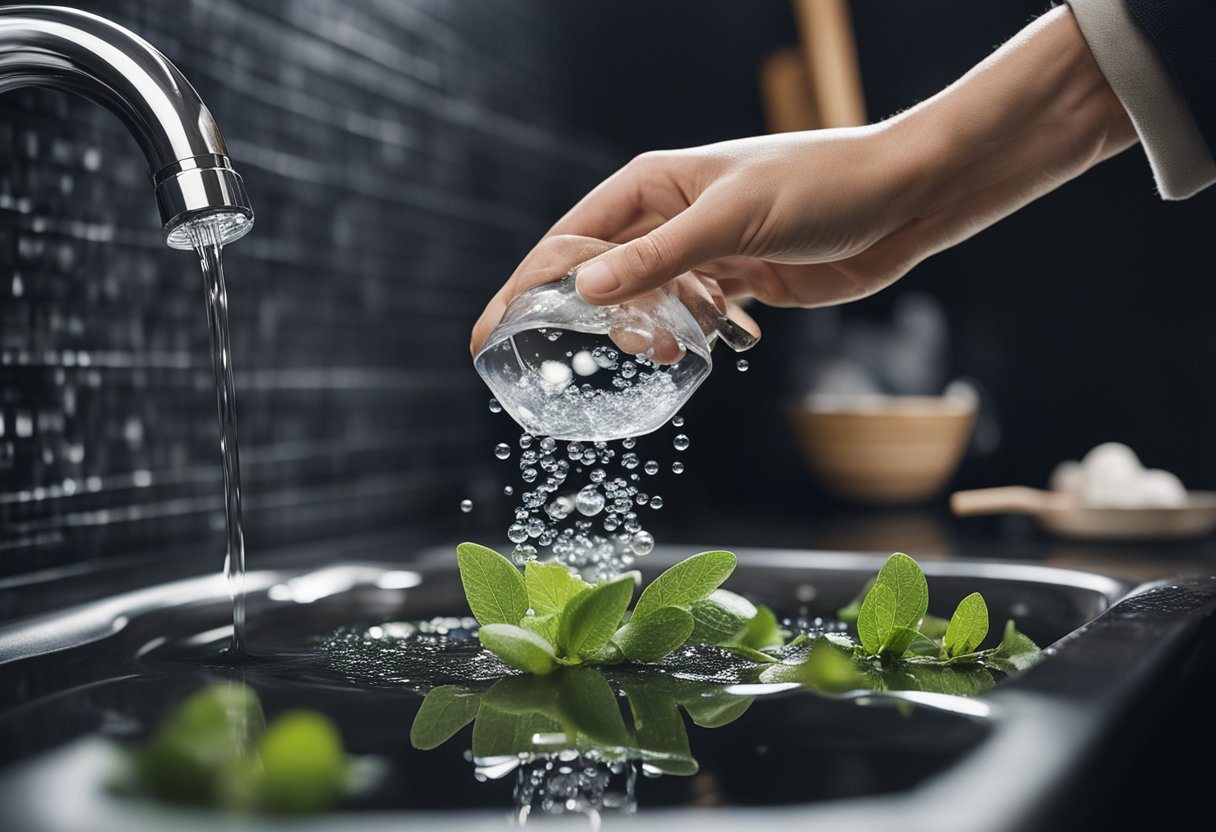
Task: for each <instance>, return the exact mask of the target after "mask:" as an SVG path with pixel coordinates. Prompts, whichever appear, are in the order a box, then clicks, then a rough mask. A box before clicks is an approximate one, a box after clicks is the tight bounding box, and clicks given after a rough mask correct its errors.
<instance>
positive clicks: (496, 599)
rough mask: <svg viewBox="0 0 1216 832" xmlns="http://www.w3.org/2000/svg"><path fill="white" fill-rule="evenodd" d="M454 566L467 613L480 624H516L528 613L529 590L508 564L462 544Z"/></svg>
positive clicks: (484, 550)
mask: <svg viewBox="0 0 1216 832" xmlns="http://www.w3.org/2000/svg"><path fill="white" fill-rule="evenodd" d="M456 562H457V563H458V564H459V565H460V582H461V584H463V585H464V595H465V598H467V599H468V602H469V609H471V610H472V611H473V617H474V618H476V619H477V622H478V623H479V624H481V625H482V626H483V627H484V626H485V625H487V624H517V623H519V619H521V618H523V617H524V614H525V613H527V611H528V590H527V587H526V586H525V585H524V576H523V575H521V574H519V570H518V569H516V568H515V565H514V564H512V563H511V561H509V560H507V559H506V558H504V557H503V556H502V555H500V554H498V552H495V551H494V550H493V549H487V548H486V547H485V546H478V545H477V544H476V543H461V544H460V545H459V546H457V547H456Z"/></svg>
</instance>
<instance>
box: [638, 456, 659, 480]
mask: <svg viewBox="0 0 1216 832" xmlns="http://www.w3.org/2000/svg"><path fill="white" fill-rule="evenodd" d="M642 470H643V471H645V472H646V473H647V474H650V476H652V477H653V476H654V475H655V474H657V473H659V463H658V462H656V461H655V460H653V459H648V460H646V464H645V465H644V466H643V467H642Z"/></svg>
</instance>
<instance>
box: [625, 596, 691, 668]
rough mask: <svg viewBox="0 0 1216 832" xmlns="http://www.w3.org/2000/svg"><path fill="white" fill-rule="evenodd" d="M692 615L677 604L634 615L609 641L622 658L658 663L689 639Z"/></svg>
mask: <svg viewBox="0 0 1216 832" xmlns="http://www.w3.org/2000/svg"><path fill="white" fill-rule="evenodd" d="M693 626H694V624H693V617H692V615H691V614H690V613H688V612H687V611H685V610H682V609H680V608H679V607H662V608H660V609H657V610H655V611H654V612H652V613H651V614H650V615H647V616H645V617H643V618H638V617H637V616H636V615H634V616H633V617H632V618H630V619H629V623H627V624H626V625H625V626H624V627H621V628H620V629H619V630H617V631H616V634H615V635H613V637H612V640H613V642H614V643H615V644H616V646H617V647H619V648H620V649H621V652H622V653H623V654H624V655H625V658H627V659H632V660H633V661H635V662H657V661H659V660H660V659H662V658H663V657H664V656H666V655H667V654H668V653H670V652H671V651H672V650H675V649H676V648H677V647H679V646H680V645H682V644H683V643H684V642H686V641H688V637H689V636H690V635H691V634H692V631H693Z"/></svg>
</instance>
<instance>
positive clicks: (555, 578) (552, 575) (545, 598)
mask: <svg viewBox="0 0 1216 832" xmlns="http://www.w3.org/2000/svg"><path fill="white" fill-rule="evenodd" d="M524 583H525V585H526V586H527V588H528V603H529V604H530V605H531V606H532V609H533V610H534V611H535V612H536V614H537V615H538V616H544V615H553V614H555V613H560V612H561V611H562V610H563V609H564V608H565V606H566V604H567V603H569V602H570V599H571V598H573V597H574V596H575V595H578V594H579V593H580V592H583V591H584V590H587V589H590V588H591V584H589V583H587V582H586V581H584V580H582V579H581V578H579V577H578V576H576V575H574V574H572V573H571V572H570V569H569V568H568V567H566V566H565V565H563V564H560V563H540V562H539V561H529V562H528V565H527V566H525V567H524Z"/></svg>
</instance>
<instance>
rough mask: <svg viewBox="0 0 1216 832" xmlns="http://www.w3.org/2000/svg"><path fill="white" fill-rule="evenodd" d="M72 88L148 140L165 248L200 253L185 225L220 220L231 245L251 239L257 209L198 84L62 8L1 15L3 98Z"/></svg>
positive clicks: (127, 39)
mask: <svg viewBox="0 0 1216 832" xmlns="http://www.w3.org/2000/svg"><path fill="white" fill-rule="evenodd" d="M25 86H40V87H53V88H56V89H61V90H67V91H69V92H73V93H76V94H77V95H81V96H83V97H85V98H88V99H90V100H92V101H96V102H97V103H99V104H101V105H103V106H104V107H106V108H107V109H109V110H111V111H112V112H114V113H115V114H116V115H117V116H118V117H119V118H120V119H121V120H122V122H123V123H124V124H125V125H126V126H127V129H128V130H129V131H130V132H131V134H132V135H133V136H134V137H135V140H136V141H137V142H138V143H139V146H140V149H141V150H142V151H143V153H144V157H145V158H146V159H147V160H148V169H149V173H150V174H151V176H152V183H153V186H154V187H155V189H156V204H157V207H158V208H159V209H160V216H161V222H162V223H163V226H164V234H165V241H166V243H168V245H170V246H171V247H173V248H181V249H189V248H192V246H191V243H190V238H189V235H188V234H187V233H186V231H185V229H184V225H185V224H186V223H188V222H189V221H190V220H193V219H197V218H199V217H202V216H207V215H218V216H217V220H219V221H218V222H217V223H216V226H217V227H218V228H219V229H221V232H220V233H221V234H222V235H223V240H222V241H223V242H231V241H232V240H236V239H238V238H240V237H242V236H244V235H245V233H246V232H248V231H249V229H250V228H251V227H252V225H253V209H252V208H251V207H250V205H249V197H248V196H247V195H246V194H245V186H244V184H243V183H242V181H241V177H240V175H239V174H238V173H237V172H236V171H235V170H234V169H233V167H232V162H231V160H230V159H229V158H228V151H227V149H226V148H225V147H224V138H223V136H221V135H220V131H219V128H218V127H217V126H216V124H215V119H213V118H212V117H211V113H210V111H208V109H207V107H206V105H204V104H203V102H202V100H201V99H200V98H199V96H198V93H196V92H195V91H194V87H192V86H190V82H189V81H187V80H186V79H185V77H184V76H183V75H182V74H181V73H180V72H179V71H178V70H177V68H176V67H175V66H173V64H171V63H170V62H169V60H168V59H167V58H165V56H164V55H162V54H161V53H160V52H158V51H157V50H156V49H155V48H153V47H152V45H151V44H149V43H148V42H147V41H145V40H144V39H143V38H141V37H139V36H138V35H136V34H134V33H133V32H131V31H129V30H127V29H124V28H123V27H121V26H119V25H117V24H115V23H112V22H111V21H109V20H106V19H105V18H103V17H98V16H97V15H94V14H89V13H87V12H82V11H79V10H77V9H71V8H66V7H62V6H7V7H5V8H0V93H2V92H6V91H8V90H11V89H16V88H18V87H25Z"/></svg>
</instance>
